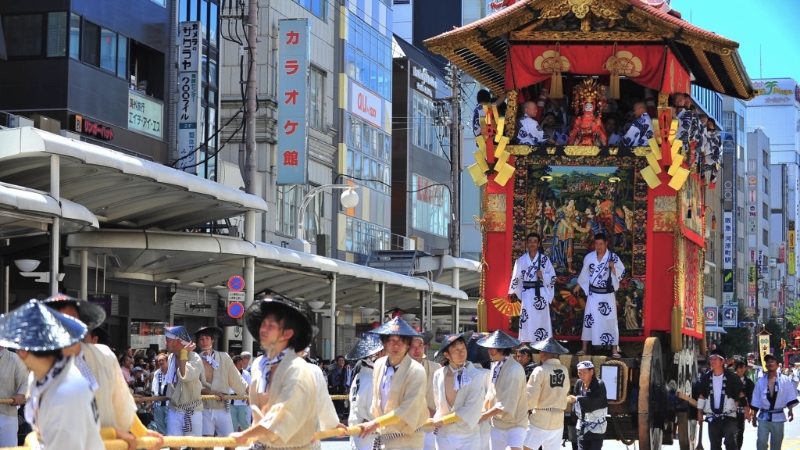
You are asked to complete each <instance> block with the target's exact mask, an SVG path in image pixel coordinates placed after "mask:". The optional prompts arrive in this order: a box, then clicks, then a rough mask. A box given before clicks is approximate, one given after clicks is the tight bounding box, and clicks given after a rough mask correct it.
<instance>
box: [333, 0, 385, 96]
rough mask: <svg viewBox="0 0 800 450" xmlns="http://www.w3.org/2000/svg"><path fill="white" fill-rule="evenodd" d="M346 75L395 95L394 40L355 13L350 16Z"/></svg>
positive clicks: (367, 85)
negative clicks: (393, 69)
mask: <svg viewBox="0 0 800 450" xmlns="http://www.w3.org/2000/svg"><path fill="white" fill-rule="evenodd" d="M347 26H348V35H347V36H348V37H347V45H346V46H345V49H344V51H345V55H344V57H345V61H346V63H345V66H346V70H347V75H348V76H349V77H350V78H351V79H353V80H356V81H358V82H359V83H360V84H361V85H363V86H364V87H366V88H368V89H370V90H371V91H373V92H375V93H376V94H378V95H379V96H381V97H383V98H385V99H387V100H389V101H391V99H392V40H391V39H390V38H388V37H386V36H385V35H383V34H381V33H380V32H379V31H378V30H376V29H375V28H373V27H371V26H370V25H368V24H367V23H366V22H364V21H363V20H362V19H360V18H359V17H358V16H356V15H354V14H352V13H351V14H349V16H348V23H347Z"/></svg>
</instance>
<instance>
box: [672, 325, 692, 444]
mask: <svg viewBox="0 0 800 450" xmlns="http://www.w3.org/2000/svg"><path fill="white" fill-rule="evenodd" d="M697 344H698V342H697V340H696V339H695V338H693V337H689V336H684V337H683V350H681V351H680V352H678V353H676V354H675V362H674V364H675V365H677V369H678V370H677V374H678V379H677V380H675V385H674V386H673V385H672V381H670V388H674V389H675V390H677V391H678V392H682V393H684V394H686V395H688V396H690V397H691V396H692V382H693V381H694V379H695V376H696V375H697V347H698V345H697ZM678 442H679V444H680V446H681V450H694V449H695V447H696V446H697V410H696V409H695V408H693V407H691V406H689V407H688V409H687V410H686V411H680V412H679V413H678Z"/></svg>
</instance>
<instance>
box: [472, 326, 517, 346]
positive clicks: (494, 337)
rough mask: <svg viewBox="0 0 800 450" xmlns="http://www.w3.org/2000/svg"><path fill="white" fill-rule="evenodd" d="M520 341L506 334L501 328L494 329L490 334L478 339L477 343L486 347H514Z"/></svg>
mask: <svg viewBox="0 0 800 450" xmlns="http://www.w3.org/2000/svg"><path fill="white" fill-rule="evenodd" d="M521 343H522V342H520V341H519V340H517V339H514V338H513V337H511V336H509V335H507V334H506V333H505V332H504V331H503V330H495V331H493V332H492V334H490V335H488V336H486V337H485V338H483V339H481V340H480V341H478V345H480V346H481V347H486V348H514V347H516V346H518V345H520V344H521Z"/></svg>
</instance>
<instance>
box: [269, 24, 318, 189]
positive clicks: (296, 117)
mask: <svg viewBox="0 0 800 450" xmlns="http://www.w3.org/2000/svg"><path fill="white" fill-rule="evenodd" d="M279 30H280V31H279V35H278V55H279V56H278V99H279V101H278V181H277V182H278V184H281V185H283V184H307V183H308V150H307V143H308V137H307V130H306V124H307V123H308V112H307V111H308V105H307V102H306V98H307V92H308V59H309V54H310V52H311V46H310V43H309V36H310V35H311V28H310V25H309V22H308V19H282V20H280V25H279Z"/></svg>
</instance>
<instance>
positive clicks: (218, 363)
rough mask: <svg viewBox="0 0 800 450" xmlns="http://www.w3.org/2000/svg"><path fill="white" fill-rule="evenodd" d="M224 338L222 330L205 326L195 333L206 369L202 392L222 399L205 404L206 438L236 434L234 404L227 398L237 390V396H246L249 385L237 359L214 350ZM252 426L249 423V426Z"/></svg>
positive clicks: (204, 433)
mask: <svg viewBox="0 0 800 450" xmlns="http://www.w3.org/2000/svg"><path fill="white" fill-rule="evenodd" d="M220 336H222V328H217V327H202V328H200V329H198V330H197V331H195V333H194V338H195V342H197V343H198V344H200V349H201V352H200V359H201V360H202V361H203V370H202V371H200V383H201V384H202V386H203V388H202V389H201V391H200V393H201V394H204V395H216V396H217V397H218V398H219V400H204V401H203V436H214V433H215V432H216V434H217V436H220V437H227V436H229V435H230V434H231V433H233V431H234V429H233V419H232V418H231V410H230V403H228V401H227V400H225V397H224V396H225V395H228V393H229V391H230V390H231V389H233V391H234V392H235V393H236V395H244V394H245V392H246V391H247V383H245V381H244V378H242V375H241V374H240V373H239V371H238V370H237V369H236V366H235V365H234V364H233V360H232V359H231V357H230V356H228V354H227V353H225V352H217V351H214V342H216V340H217V339H218V338H219V337H220ZM248 425H249V424H248Z"/></svg>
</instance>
